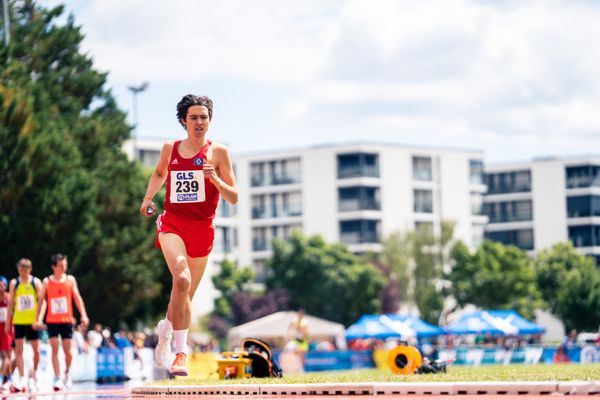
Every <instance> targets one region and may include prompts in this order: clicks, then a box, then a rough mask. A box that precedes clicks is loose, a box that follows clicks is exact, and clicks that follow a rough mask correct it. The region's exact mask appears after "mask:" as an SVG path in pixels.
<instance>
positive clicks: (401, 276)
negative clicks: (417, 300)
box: [365, 232, 411, 313]
mask: <svg viewBox="0 0 600 400" xmlns="http://www.w3.org/2000/svg"><path fill="white" fill-rule="evenodd" d="M410 260H411V246H410V243H409V241H408V235H407V234H401V233H400V232H394V233H392V234H391V235H389V236H388V237H386V238H384V239H383V241H382V250H381V252H378V253H377V252H370V253H367V254H366V255H365V261H367V262H369V263H371V264H373V265H375V266H376V267H377V268H379V270H380V271H381V272H382V273H383V274H384V275H385V276H387V278H388V284H387V286H386V287H385V288H384V289H383V291H382V293H381V296H380V297H381V301H382V309H381V312H382V313H395V312H397V311H398V307H399V306H400V303H401V302H403V301H407V300H408V299H409V298H410V294H409V292H408V290H409V287H410V282H411V281H410Z"/></svg>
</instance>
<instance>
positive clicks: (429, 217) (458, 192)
mask: <svg viewBox="0 0 600 400" xmlns="http://www.w3.org/2000/svg"><path fill="white" fill-rule="evenodd" d="M482 158H483V156H482V153H481V152H479V151H469V150H456V149H439V148H430V147H416V146H405V145H398V144H388V143H366V142H364V143H344V144H331V145H319V146H309V147H305V148H296V149H290V150H283V151H266V152H260V153H251V154H236V155H234V160H235V167H236V176H237V179H238V187H239V191H240V201H239V203H238V207H237V214H236V216H235V221H236V223H235V228H234V229H237V235H231V237H237V241H236V242H235V243H233V244H232V245H231V246H230V248H231V249H233V251H232V253H233V254H235V256H236V258H238V260H239V262H241V263H242V264H252V265H254V266H255V267H256V268H257V270H258V271H259V273H260V271H262V269H263V267H264V263H265V260H266V259H267V258H268V257H269V256H270V254H271V241H272V239H273V238H286V237H287V236H288V235H289V234H290V233H291V232H292V230H294V229H300V230H302V231H303V232H304V233H305V234H306V235H313V234H320V235H321V236H323V238H324V239H325V240H326V241H328V242H341V243H344V244H345V245H347V246H348V248H349V249H350V250H351V251H353V252H355V253H364V252H366V251H369V250H375V251H377V250H379V249H380V248H381V244H380V243H381V240H382V239H383V238H384V237H385V236H387V235H389V234H391V233H392V232H394V231H407V230H412V229H414V228H415V227H417V226H428V227H430V228H431V229H432V230H434V231H437V230H438V229H439V226H440V222H441V221H442V220H444V219H450V220H454V221H456V223H457V225H456V231H455V235H456V237H457V238H460V239H462V240H463V241H465V242H466V243H467V244H470V245H472V246H476V245H478V244H479V243H480V242H481V241H482V240H483V235H484V226H485V224H486V222H487V218H486V217H485V215H484V213H483V207H482V205H483V195H484V193H485V189H486V188H485V185H484V179H483V178H484V175H483V162H482Z"/></svg>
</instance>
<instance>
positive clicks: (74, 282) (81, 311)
mask: <svg viewBox="0 0 600 400" xmlns="http://www.w3.org/2000/svg"><path fill="white" fill-rule="evenodd" d="M68 279H69V280H70V281H71V285H72V288H73V300H75V306H77V309H78V310H79V314H80V315H81V324H82V325H83V326H88V324H89V323H90V319H89V318H88V315H87V311H86V310H85V304H84V302H83V297H81V293H79V288H78V287H77V280H75V277H74V276H73V275H69V277H68Z"/></svg>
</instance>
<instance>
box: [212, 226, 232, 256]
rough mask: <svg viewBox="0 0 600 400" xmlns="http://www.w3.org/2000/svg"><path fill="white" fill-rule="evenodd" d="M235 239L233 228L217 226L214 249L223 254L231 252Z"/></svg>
mask: <svg viewBox="0 0 600 400" xmlns="http://www.w3.org/2000/svg"><path fill="white" fill-rule="evenodd" d="M233 239H234V238H233V228H230V227H223V226H217V227H216V228H215V240H214V245H213V251H214V252H216V253H221V254H229V253H231V251H232V249H233V247H234V243H233Z"/></svg>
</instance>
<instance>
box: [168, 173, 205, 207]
mask: <svg viewBox="0 0 600 400" xmlns="http://www.w3.org/2000/svg"><path fill="white" fill-rule="evenodd" d="M170 200H171V203H200V202H203V201H205V200H206V192H205V190H204V174H203V173H202V171H201V170H197V171H171V196H170Z"/></svg>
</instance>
